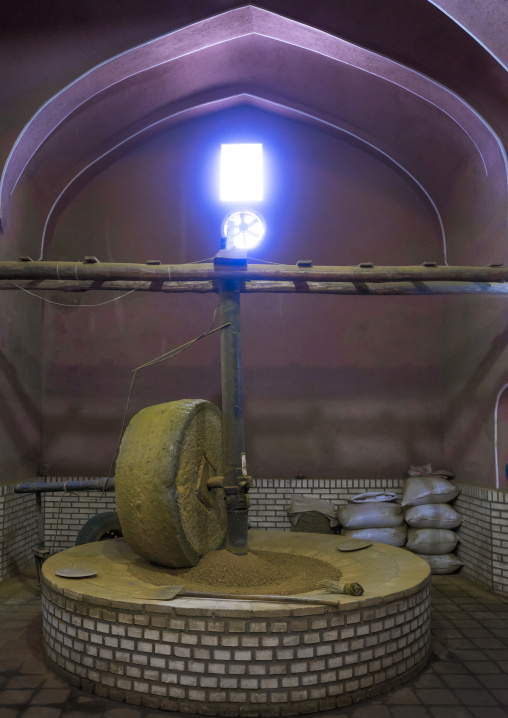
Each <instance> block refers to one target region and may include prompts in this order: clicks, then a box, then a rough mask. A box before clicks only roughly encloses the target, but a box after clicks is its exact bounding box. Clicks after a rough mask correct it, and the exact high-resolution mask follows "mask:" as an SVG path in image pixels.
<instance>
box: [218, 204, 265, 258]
mask: <svg viewBox="0 0 508 718" xmlns="http://www.w3.org/2000/svg"><path fill="white" fill-rule="evenodd" d="M265 231H266V225H265V221H264V219H263V217H262V216H261V215H260V214H258V213H257V212H252V211H251V210H239V211H237V212H232V213H231V214H228V216H227V217H226V219H225V220H224V222H223V224H222V236H223V237H225V238H226V249H253V248H254V247H257V246H258V244H260V242H261V241H262V239H263V237H264V235H265Z"/></svg>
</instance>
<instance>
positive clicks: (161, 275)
mask: <svg viewBox="0 0 508 718" xmlns="http://www.w3.org/2000/svg"><path fill="white" fill-rule="evenodd" d="M0 279H12V280H14V281H16V280H19V279H36V280H44V279H48V280H64V279H65V280H74V281H76V280H78V281H97V282H106V281H115V280H121V281H138V282H139V281H149V282H150V281H155V282H167V281H171V282H189V281H213V280H215V279H217V280H218V279H243V280H246V281H250V280H257V281H260V280H265V281H294V282H367V283H378V282H412V281H414V282H434V281H440V282H506V281H508V268H506V267H429V266H419V267H404V266H401V267H326V266H325V267H307V266H302V267H298V266H296V265H290V264H248V265H243V268H242V266H241V265H240V266H227V265H220V264H217V265H215V266H214V265H213V264H212V263H202V264H158V265H157V264H156V265H153V264H127V263H123V262H118V263H110V262H97V263H93V264H90V263H86V262H33V261H18V262H0Z"/></svg>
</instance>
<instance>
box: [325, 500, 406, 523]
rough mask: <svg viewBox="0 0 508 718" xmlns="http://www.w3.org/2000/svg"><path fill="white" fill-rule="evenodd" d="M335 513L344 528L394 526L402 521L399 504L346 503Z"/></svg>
mask: <svg viewBox="0 0 508 718" xmlns="http://www.w3.org/2000/svg"><path fill="white" fill-rule="evenodd" d="M337 515H338V517H339V523H340V524H342V526H344V528H346V529H370V528H396V527H397V526H402V524H403V523H404V515H403V513H402V506H400V505H399V504H387V503H365V504H348V505H347V506H339V510H338V511H337Z"/></svg>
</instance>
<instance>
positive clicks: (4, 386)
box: [0, 351, 42, 483]
mask: <svg viewBox="0 0 508 718" xmlns="http://www.w3.org/2000/svg"><path fill="white" fill-rule="evenodd" d="M0 405H1V407H2V411H1V412H0V433H1V434H3V435H7V436H8V437H9V442H10V444H11V445H12V446H16V447H21V453H22V455H23V458H25V459H27V460H32V461H34V462H35V461H37V459H38V456H37V454H38V451H39V436H40V429H41V424H42V415H41V412H40V408H39V406H38V405H37V404H36V403H35V402H34V401H33V399H32V398H31V397H30V396H29V394H28V392H27V390H26V388H25V386H24V383H23V381H22V380H21V378H20V375H19V370H18V368H17V367H16V365H15V364H14V363H13V362H12V361H10V360H9V359H8V358H7V357H6V355H5V353H4V352H2V351H0ZM15 470H16V468H15V467H14V466H13V467H12V471H13V472H14V471H15ZM3 478H4V483H9V482H10V480H12V481H15V480H17V478H18V477H17V476H15V475H14V474H13V476H12V477H9V476H4V477H3Z"/></svg>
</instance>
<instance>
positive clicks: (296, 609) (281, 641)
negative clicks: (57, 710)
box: [42, 531, 430, 718]
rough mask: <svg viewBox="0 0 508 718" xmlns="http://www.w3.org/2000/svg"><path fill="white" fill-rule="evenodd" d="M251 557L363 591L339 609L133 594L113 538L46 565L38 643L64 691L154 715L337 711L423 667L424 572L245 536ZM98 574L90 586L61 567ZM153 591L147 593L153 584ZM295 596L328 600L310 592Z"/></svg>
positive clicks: (377, 550)
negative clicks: (324, 568)
mask: <svg viewBox="0 0 508 718" xmlns="http://www.w3.org/2000/svg"><path fill="white" fill-rule="evenodd" d="M249 539H250V546H251V548H255V549H264V550H269V549H272V550H277V551H281V552H284V551H287V552H291V553H300V554H303V555H308V556H314V557H316V558H320V559H322V560H325V561H329V562H331V563H334V564H336V565H337V566H339V567H340V569H341V571H342V576H343V579H344V580H345V581H358V582H360V583H361V584H362V585H363V586H364V587H365V594H364V596H362V597H361V598H360V599H358V598H354V597H351V596H339V597H338V598H340V600H341V603H340V606H339V607H338V608H331V607H327V606H317V605H316V606H308V605H298V604H295V603H267V602H261V601H237V600H234V599H231V600H229V599H228V600H213V601H212V600H209V599H185V598H176V599H174V600H172V601H147V600H146V599H145V598H135V596H136V595H138V594H143V592H144V591H146V587H147V584H144V583H143V582H141V581H139V580H137V579H136V578H134V577H133V576H132V575H131V574H130V572H129V570H128V565H129V563H130V562H131V561H132V560H134V559H136V558H137V557H136V556H135V554H133V553H132V551H131V549H130V548H129V547H128V546H127V544H126V543H125V542H124V541H123V540H122V539H116V540H114V541H103V542H99V543H94V544H87V545H85V546H76V547H74V548H72V549H68V550H67V551H64V552H62V553H59V554H57V555H55V556H53V557H52V558H50V559H48V560H47V561H46V562H45V564H44V566H43V587H42V591H43V602H42V606H43V609H42V615H43V629H44V646H45V651H46V656H47V659H48V661H49V664H50V666H51V668H52V669H53V670H55V672H57V673H58V674H60V675H61V676H63V677H65V678H66V679H67V680H68V681H70V682H71V683H72V684H73V685H75V686H78V687H80V688H82V689H84V690H88V691H90V692H94V693H96V694H98V695H101V696H105V697H109V698H113V699H116V700H119V701H126V702H128V703H133V704H136V705H144V706H148V707H151V708H161V709H167V710H171V711H181V712H186V713H197V714H203V715H219V716H231V717H236V716H245V717H247V716H252V717H253V718H257V717H258V716H260V717H261V716H266V717H267V718H268V717H270V716H289V715H299V714H302V713H311V712H317V711H325V710H330V709H333V708H335V707H336V706H343V705H348V704H350V703H353V702H357V701H359V700H362V699H364V698H367V697H369V696H372V695H374V694H376V693H380V692H384V691H386V690H389V689H390V688H391V687H393V686H395V685H397V684H399V683H402V682H404V681H406V680H409V679H410V678H412V677H413V676H414V675H416V673H418V671H420V670H421V669H422V668H423V667H424V665H425V663H426V661H427V658H428V652H429V632H430V626H429V621H430V605H429V583H430V575H429V567H428V565H427V563H426V562H425V561H422V560H421V559H419V558H418V557H416V556H414V555H413V554H411V553H409V552H407V551H404V550H402V549H397V548H394V547H392V546H386V545H383V544H374V545H373V546H372V547H370V548H368V549H365V550H362V551H357V552H354V553H341V552H338V551H337V546H338V545H339V543H340V542H341V541H342V540H343V539H341V538H340V537H339V536H329V535H321V534H305V533H289V532H280V531H252V532H250V533H249ZM84 565H86V566H87V567H91V568H93V569H94V570H96V571H97V574H98V575H97V576H96V577H95V578H90V579H79V580H73V579H65V578H60V577H58V576H56V575H55V571H56V570H58V568H61V567H64V566H65V567H68V566H84ZM152 588H153V587H152ZM305 595H306V596H313V595H315V596H319V597H322V598H337V596H331V595H330V594H326V593H319V592H313V593H308V594H305Z"/></svg>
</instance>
